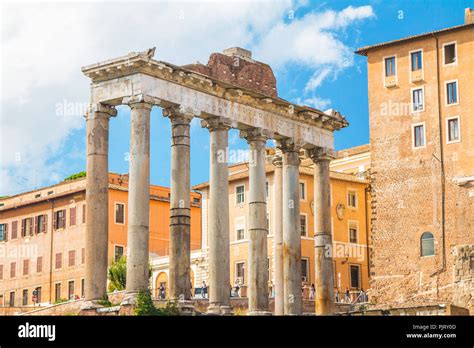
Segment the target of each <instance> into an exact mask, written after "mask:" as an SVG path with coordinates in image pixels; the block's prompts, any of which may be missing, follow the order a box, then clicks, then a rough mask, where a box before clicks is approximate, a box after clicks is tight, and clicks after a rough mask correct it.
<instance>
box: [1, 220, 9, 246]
mask: <svg viewBox="0 0 474 348" xmlns="http://www.w3.org/2000/svg"><path fill="white" fill-rule="evenodd" d="M7 226H8V225H7V224H0V242H6V241H7V240H8V238H7Z"/></svg>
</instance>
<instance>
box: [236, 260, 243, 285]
mask: <svg viewBox="0 0 474 348" xmlns="http://www.w3.org/2000/svg"><path fill="white" fill-rule="evenodd" d="M235 278H236V279H235V281H236V283H238V284H245V262H237V263H236V264H235Z"/></svg>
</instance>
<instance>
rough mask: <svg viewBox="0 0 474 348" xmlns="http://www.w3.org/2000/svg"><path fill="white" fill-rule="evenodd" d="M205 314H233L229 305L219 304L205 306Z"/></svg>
mask: <svg viewBox="0 0 474 348" xmlns="http://www.w3.org/2000/svg"><path fill="white" fill-rule="evenodd" d="M206 314H207V315H233V314H234V313H232V307H230V306H219V305H210V306H209V307H207V312H206Z"/></svg>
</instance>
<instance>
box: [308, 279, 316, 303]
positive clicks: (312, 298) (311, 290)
mask: <svg viewBox="0 0 474 348" xmlns="http://www.w3.org/2000/svg"><path fill="white" fill-rule="evenodd" d="M315 293H316V288H315V287H314V284H313V283H311V288H310V289H309V299H310V300H314V294H315Z"/></svg>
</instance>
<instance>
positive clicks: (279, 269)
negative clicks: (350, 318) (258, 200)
mask: <svg viewBox="0 0 474 348" xmlns="http://www.w3.org/2000/svg"><path fill="white" fill-rule="evenodd" d="M277 151H278V150H277ZM282 164H283V163H282V157H281V153H278V154H276V155H275V157H274V158H273V165H274V166H275V170H274V172H273V197H272V203H273V209H272V210H273V219H272V220H273V260H274V270H273V278H274V284H273V286H274V287H275V315H283V314H284V306H283V302H284V290H283V278H284V277H283V168H282Z"/></svg>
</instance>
